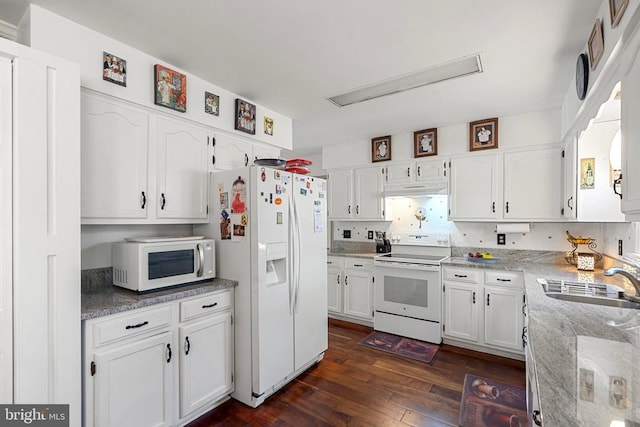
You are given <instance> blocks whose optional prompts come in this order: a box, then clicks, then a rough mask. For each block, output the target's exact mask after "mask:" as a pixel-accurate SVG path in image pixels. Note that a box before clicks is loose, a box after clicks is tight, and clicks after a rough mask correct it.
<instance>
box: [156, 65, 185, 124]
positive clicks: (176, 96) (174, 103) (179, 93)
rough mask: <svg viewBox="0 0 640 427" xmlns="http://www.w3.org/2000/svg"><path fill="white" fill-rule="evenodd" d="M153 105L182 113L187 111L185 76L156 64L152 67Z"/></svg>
mask: <svg viewBox="0 0 640 427" xmlns="http://www.w3.org/2000/svg"><path fill="white" fill-rule="evenodd" d="M154 91H155V104H156V105H161V106H163V107H167V108H171V109H172V110H176V111H180V112H181V113H184V112H185V111H187V76H186V75H185V74H182V73H179V72H177V71H174V70H172V69H170V68H167V67H164V66H162V65H160V64H156V65H155V67H154Z"/></svg>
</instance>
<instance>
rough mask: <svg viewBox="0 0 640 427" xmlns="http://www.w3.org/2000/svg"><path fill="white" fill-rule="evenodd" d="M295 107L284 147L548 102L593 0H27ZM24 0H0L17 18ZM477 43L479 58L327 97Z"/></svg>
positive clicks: (242, 91) (0, 14)
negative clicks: (425, 82)
mask: <svg viewBox="0 0 640 427" xmlns="http://www.w3.org/2000/svg"><path fill="white" fill-rule="evenodd" d="M31 2H32V3H35V4H38V5H40V6H42V7H44V8H45V9H48V10H50V11H52V12H54V13H57V14H59V15H62V16H65V17H67V18H69V19H71V20H73V21H76V22H78V23H80V24H82V25H85V26H87V27H91V28H93V29H95V30H96V31H98V32H101V33H103V34H106V35H108V36H110V37H113V38H115V39H118V40H120V41H123V42H125V43H127V44H129V45H131V46H133V47H136V48H138V49H140V50H142V51H145V52H147V53H149V54H151V55H153V56H155V57H158V58H160V59H162V60H164V61H166V62H167V63H169V64H173V65H175V66H177V67H180V68H182V69H185V70H187V71H189V72H191V73H192V74H195V75H197V76H199V77H201V78H203V79H205V80H207V81H210V82H212V83H215V84H217V85H219V86H222V87H224V88H225V89H228V90H230V91H232V92H234V93H236V94H238V95H240V96H241V97H243V98H247V99H250V100H253V101H255V102H256V103H258V104H262V105H264V106H267V107H269V108H271V109H273V110H276V111H278V112H280V113H282V114H285V115H287V116H290V117H292V118H293V126H294V130H293V135H294V139H293V141H294V142H293V143H294V149H295V150H296V151H299V152H308V151H312V150H314V149H315V150H317V149H318V147H321V146H323V145H330V144H336V143H341V142H348V141H354V140H363V139H364V140H367V139H370V138H373V137H376V136H381V135H387V134H398V133H407V132H413V131H416V130H420V129H425V128H430V127H441V126H446V125H451V124H459V123H465V122H468V121H473V120H479V119H484V118H488V117H494V116H506V115H512V114H519V113H523V112H530V111H535V110H541V109H547V108H555V107H559V106H560V105H561V104H562V100H563V97H564V95H565V93H566V91H567V88H568V87H569V85H570V84H571V82H572V80H573V76H574V69H575V61H576V56H577V54H578V53H579V52H581V51H583V50H584V49H585V45H586V41H587V39H588V37H589V34H590V32H591V28H592V27H593V24H594V22H595V18H596V15H597V13H598V9H599V7H600V4H601V2H602V1H601V0H561V1H559V0H536V1H514V0H483V1H478V0H449V1H433V0H432V1H427V0H387V1H383V0H323V1H294V0H272V1H263V0H244V1H228V0H182V1H177V0H172V1H169V0H154V1H151V0H143V1H140V0H138V1H135V0H108V1H107V0H31ZM26 4H27V0H0V6H1V7H0V19H2V20H5V21H7V22H9V23H13V24H17V22H18V19H19V17H20V16H21V13H22V11H23V10H24V9H25V8H26ZM477 52H479V53H480V54H481V56H482V64H483V68H484V72H483V73H481V74H476V75H473V76H469V77H464V78H460V79H455V80H450V81H447V82H442V83H437V84H435V85H432V86H429V87H423V88H419V89H414V90H411V91H407V92H404V93H400V94H396V95H391V96H386V97H383V98H378V99H375V100H371V101H367V102H364V103H360V104H354V105H350V106H347V107H343V108H339V107H336V106H335V105H333V104H331V103H330V102H329V101H327V100H326V99H325V98H327V97H329V96H332V95H336V94H339V93H342V92H344V91H348V90H351V89H354V88H357V87H360V86H363V85H367V84H369V83H373V82H377V81H380V80H385V79H388V78H390V77H394V76H397V75H401V74H405V73H408V72H411V71H415V70H418V69H422V68H426V67H429V66H432V65H436V64H439V63H442V62H446V61H449V60H452V59H455V58H459V57H462V56H466V55H470V54H473V53H477Z"/></svg>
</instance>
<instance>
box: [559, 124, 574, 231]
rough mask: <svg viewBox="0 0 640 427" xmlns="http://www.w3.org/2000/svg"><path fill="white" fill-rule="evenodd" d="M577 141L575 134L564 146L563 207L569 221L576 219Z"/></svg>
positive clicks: (570, 136) (562, 211)
mask: <svg viewBox="0 0 640 427" xmlns="http://www.w3.org/2000/svg"><path fill="white" fill-rule="evenodd" d="M576 145H577V141H576V138H575V136H574V135H573V134H571V135H569V136H568V137H567V140H566V141H565V145H564V156H563V160H564V164H563V166H564V167H563V173H564V189H563V190H564V191H563V197H562V203H563V207H562V209H561V213H562V215H563V216H564V217H565V218H567V219H576V215H577V209H576V208H577V202H578V201H577V200H576V184H577V177H578V175H577V173H578V172H577V164H578V163H577V162H578V160H577V152H578V150H577V146H576Z"/></svg>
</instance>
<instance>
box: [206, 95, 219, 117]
mask: <svg viewBox="0 0 640 427" xmlns="http://www.w3.org/2000/svg"><path fill="white" fill-rule="evenodd" d="M204 112H205V113H207V114H213V115H214V116H219V115H220V97H219V96H218V95H216V94H213V93H211V92H207V91H205V92H204Z"/></svg>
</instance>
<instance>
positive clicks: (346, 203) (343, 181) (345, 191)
mask: <svg viewBox="0 0 640 427" xmlns="http://www.w3.org/2000/svg"><path fill="white" fill-rule="evenodd" d="M328 186H329V188H328V199H329V202H328V203H329V218H331V219H347V218H351V217H353V215H354V214H355V206H352V204H353V172H352V171H351V170H339V171H332V172H329V181H328Z"/></svg>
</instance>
